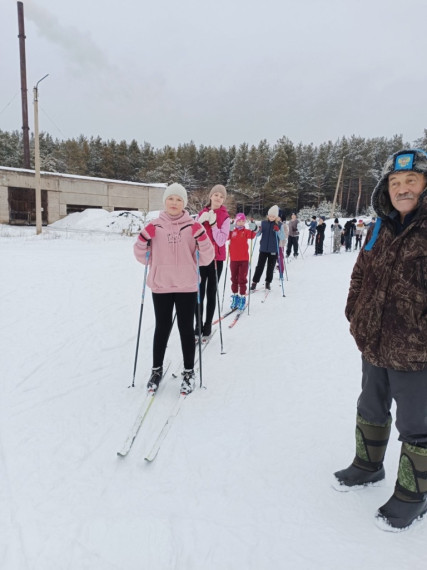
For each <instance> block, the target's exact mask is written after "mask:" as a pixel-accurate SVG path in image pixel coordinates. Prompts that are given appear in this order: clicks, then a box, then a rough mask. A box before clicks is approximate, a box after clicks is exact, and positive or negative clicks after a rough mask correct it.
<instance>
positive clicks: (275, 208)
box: [267, 206, 279, 218]
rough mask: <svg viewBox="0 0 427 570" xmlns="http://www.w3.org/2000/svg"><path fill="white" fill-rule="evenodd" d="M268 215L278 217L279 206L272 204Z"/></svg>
mask: <svg viewBox="0 0 427 570" xmlns="http://www.w3.org/2000/svg"><path fill="white" fill-rule="evenodd" d="M267 216H274V217H275V218H277V217H278V216H279V206H271V208H270V209H269V210H268V212H267Z"/></svg>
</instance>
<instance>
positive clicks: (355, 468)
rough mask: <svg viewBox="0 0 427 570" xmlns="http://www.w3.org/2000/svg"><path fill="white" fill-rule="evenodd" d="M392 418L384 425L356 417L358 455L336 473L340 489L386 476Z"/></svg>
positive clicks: (370, 483) (372, 481) (370, 482)
mask: <svg viewBox="0 0 427 570" xmlns="http://www.w3.org/2000/svg"><path fill="white" fill-rule="evenodd" d="M390 430H391V418H390V419H389V420H388V421H387V423H386V424H384V425H379V424H371V423H369V422H367V421H366V420H364V419H363V418H362V417H361V416H359V415H358V416H357V418H356V456H355V458H354V459H353V463H352V464H351V465H350V466H349V467H347V469H343V470H342V471H337V472H336V473H334V476H335V480H336V483H337V484H334V487H335V488H336V489H338V490H340V491H345V490H348V488H349V487H364V486H366V485H372V484H374V483H378V481H381V480H382V479H384V477H385V472H384V467H383V461H384V456H385V452H386V449H387V443H388V440H389V437H390Z"/></svg>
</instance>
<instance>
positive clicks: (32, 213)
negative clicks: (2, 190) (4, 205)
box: [8, 187, 47, 226]
mask: <svg viewBox="0 0 427 570" xmlns="http://www.w3.org/2000/svg"><path fill="white" fill-rule="evenodd" d="M41 195H42V224H43V225H46V224H47V190H42V191H41ZM8 199H9V223H10V224H21V225H27V226H35V225H36V192H35V190H34V188H13V187H9V192H8Z"/></svg>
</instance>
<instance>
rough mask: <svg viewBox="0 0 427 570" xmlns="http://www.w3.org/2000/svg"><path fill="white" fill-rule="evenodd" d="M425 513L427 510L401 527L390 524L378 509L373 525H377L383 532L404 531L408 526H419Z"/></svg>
mask: <svg viewBox="0 0 427 570" xmlns="http://www.w3.org/2000/svg"><path fill="white" fill-rule="evenodd" d="M426 514H427V512H425V513H423V514H422V515H420V516H418V517H417V518H416V519H414V520H413V521H412V522H411V523H410V524H408V526H405V527H403V528H399V527H396V526H393V525H391V524H390V522H389V521H388V520H387V519H386V518H385V517H383V516H382V515H381V513H380V512H379V511H377V514H376V515H375V519H374V522H375V525H376V526H377V528H379V529H380V530H383V531H384V532H404V531H405V530H409V529H410V528H413V527H414V526H419V525H420V524H421V523H422V522H424V521H425V520H426Z"/></svg>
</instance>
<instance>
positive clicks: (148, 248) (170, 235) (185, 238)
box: [134, 183, 214, 394]
mask: <svg viewBox="0 0 427 570" xmlns="http://www.w3.org/2000/svg"><path fill="white" fill-rule="evenodd" d="M163 204H164V206H165V209H164V211H162V212H160V215H159V217H158V218H157V219H155V220H152V221H151V222H150V223H149V224H148V225H147V226H145V228H144V229H143V230H141V233H140V234H139V237H138V239H137V241H136V243H135V245H134V253H135V257H136V259H137V260H138V261H140V262H141V263H143V264H146V263H147V252H149V253H150V255H149V257H148V264H149V267H150V270H149V272H148V277H147V285H148V287H150V288H151V291H152V295H153V305H154V315H155V319H156V325H155V329H154V338H153V367H152V371H151V376H150V379H149V380H148V384H147V389H148V390H149V391H152V392H155V391H156V390H157V388H158V386H159V383H160V381H161V379H162V377H163V359H164V356H165V352H166V346H167V343H168V340H169V335H170V332H171V329H172V322H173V321H172V313H173V309H174V307H175V310H176V317H177V322H178V329H179V335H180V338H181V348H182V355H183V359H184V371H183V379H182V384H181V392H182V393H185V394H189V393H190V392H191V391H192V390H193V389H194V383H195V374H194V353H195V344H194V329H193V315H194V311H195V308H196V302H197V289H198V274H197V260H196V249H198V250H199V262H200V265H201V266H206V265H209V264H210V263H211V261H212V259H213V258H214V248H213V246H212V244H211V242H210V241H209V239H208V236H207V234H206V231H205V230H204V228H203V226H202V225H201V224H199V223H198V222H195V221H194V220H193V218H191V216H190V215H189V213H188V212H187V211H186V210H185V209H184V208H185V206H186V205H187V191H186V190H185V188H184V187H183V186H181V184H176V183H174V184H171V185H170V186H168V187H167V188H166V190H165V192H164V194H163Z"/></svg>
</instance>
